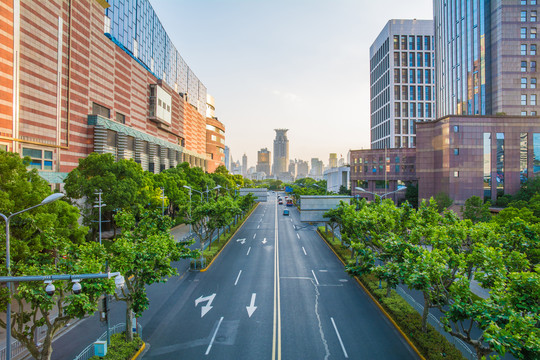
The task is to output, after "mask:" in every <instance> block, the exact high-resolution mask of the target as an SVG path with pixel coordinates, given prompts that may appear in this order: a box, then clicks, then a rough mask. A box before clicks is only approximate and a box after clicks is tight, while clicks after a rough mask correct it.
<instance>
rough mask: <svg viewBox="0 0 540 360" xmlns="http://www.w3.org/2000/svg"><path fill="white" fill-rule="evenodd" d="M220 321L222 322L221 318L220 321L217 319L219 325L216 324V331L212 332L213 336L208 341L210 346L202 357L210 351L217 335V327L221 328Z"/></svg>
mask: <svg viewBox="0 0 540 360" xmlns="http://www.w3.org/2000/svg"><path fill="white" fill-rule="evenodd" d="M222 321H223V316H222V317H221V319H219V323H218V324H217V328H216V331H214V335H213V336H212V340H210V345H208V349H206V352H205V353H204V355H208V354H210V349H212V344H213V343H214V340H216V335H217V332H218V330H219V327H220V326H221V322H222Z"/></svg>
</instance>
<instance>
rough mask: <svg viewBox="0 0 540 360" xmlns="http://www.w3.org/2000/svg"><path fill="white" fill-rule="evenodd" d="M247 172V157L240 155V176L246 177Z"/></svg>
mask: <svg viewBox="0 0 540 360" xmlns="http://www.w3.org/2000/svg"><path fill="white" fill-rule="evenodd" d="M247 171H248V167H247V155H246V154H244V155H242V176H244V177H245V176H247Z"/></svg>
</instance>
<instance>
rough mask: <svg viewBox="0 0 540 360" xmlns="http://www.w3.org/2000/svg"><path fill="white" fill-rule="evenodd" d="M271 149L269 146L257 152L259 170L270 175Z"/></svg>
mask: <svg viewBox="0 0 540 360" xmlns="http://www.w3.org/2000/svg"><path fill="white" fill-rule="evenodd" d="M270 154H271V153H270V151H268V149H267V148H264V149H261V150H259V151H258V152H257V172H264V173H265V174H266V176H270Z"/></svg>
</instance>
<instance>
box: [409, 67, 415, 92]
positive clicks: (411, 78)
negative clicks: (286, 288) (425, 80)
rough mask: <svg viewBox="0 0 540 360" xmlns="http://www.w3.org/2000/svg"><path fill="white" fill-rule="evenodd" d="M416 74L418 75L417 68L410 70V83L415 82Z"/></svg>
mask: <svg viewBox="0 0 540 360" xmlns="http://www.w3.org/2000/svg"><path fill="white" fill-rule="evenodd" d="M415 75H416V70H414V69H411V70H409V84H414V83H415V82H416V79H415ZM411 100H412V99H411Z"/></svg>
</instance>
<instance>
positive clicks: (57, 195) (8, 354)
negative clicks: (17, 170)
mask: <svg viewBox="0 0 540 360" xmlns="http://www.w3.org/2000/svg"><path fill="white" fill-rule="evenodd" d="M63 196H64V194H61V193H54V194H51V195H49V196H47V197H46V198H45V199H43V201H42V202H41V203H39V204H37V205H34V206H32V207H29V208H28V209H24V210H21V211H17V212H16V213H13V214H11V215H9V216H6V215H4V214H0V216H1V217H2V218H3V219H4V220H5V222H6V269H7V273H8V276H11V264H10V254H9V222H10V221H11V219H12V218H13V217H14V216H16V215H19V214H22V213H23V212H26V211H28V210H32V209H34V208H37V207H38V206H41V205H45V204H49V203H52V202H53V201H56V200H58V199H60V198H61V197H63ZM8 290H9V300H8V303H7V308H6V359H7V360H10V359H11V283H8Z"/></svg>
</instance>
